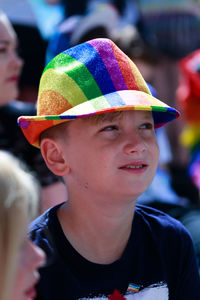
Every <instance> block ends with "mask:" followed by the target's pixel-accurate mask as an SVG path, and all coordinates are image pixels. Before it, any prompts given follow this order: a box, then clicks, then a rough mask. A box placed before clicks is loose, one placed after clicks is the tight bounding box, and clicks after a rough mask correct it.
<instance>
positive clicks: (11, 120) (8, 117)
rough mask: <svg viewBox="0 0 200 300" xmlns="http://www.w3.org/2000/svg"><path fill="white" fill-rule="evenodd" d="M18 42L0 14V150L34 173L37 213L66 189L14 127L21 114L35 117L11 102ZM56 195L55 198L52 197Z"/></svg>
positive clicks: (31, 109) (15, 83)
mask: <svg viewBox="0 0 200 300" xmlns="http://www.w3.org/2000/svg"><path fill="white" fill-rule="evenodd" d="M17 46H18V40H17V36H16V33H15V31H14V29H13V27H12V25H11V23H10V22H9V20H8V18H7V16H6V15H5V14H4V13H3V12H2V11H0V90H1V93H0V149H2V150H8V151H10V152H12V153H13V154H14V155H15V156H17V157H19V158H20V159H22V160H23V161H24V162H25V163H26V164H27V165H28V166H29V168H30V170H31V171H33V172H34V175H35V176H36V177H37V179H38V180H39V182H40V184H41V186H42V189H41V202H40V205H41V212H42V211H44V210H46V209H47V208H48V207H49V206H51V205H52V204H54V203H55V202H54V203H52V202H51V201H52V199H54V200H53V201H55V199H57V201H61V202H62V201H63V200H66V197H67V196H66V189H65V187H64V185H63V183H61V182H60V181H59V178H58V177H57V176H55V175H54V174H53V173H51V172H50V171H49V170H48V168H47V167H46V165H45V163H44V160H43V158H42V156H41V154H40V151H38V150H37V149H33V148H32V147H30V146H29V144H28V143H27V142H26V140H25V139H24V136H23V135H22V133H21V131H20V129H19V128H17V127H16V124H17V118H18V116H19V115H21V114H26V113H30V114H31V115H32V114H33V115H34V114H35V110H36V109H35V106H34V105H33V104H31V103H24V102H21V101H17V100H15V99H16V98H17V95H18V92H19V90H18V81H19V78H20V74H21V70H22V66H23V61H22V59H21V58H20V57H19V56H18V54H17ZM54 195H57V197H54Z"/></svg>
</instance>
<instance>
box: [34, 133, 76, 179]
mask: <svg viewBox="0 0 200 300" xmlns="http://www.w3.org/2000/svg"><path fill="white" fill-rule="evenodd" d="M40 149H41V153H42V156H43V158H44V160H45V162H46V165H47V167H48V168H49V169H50V170H51V171H52V172H53V173H54V174H56V175H58V176H63V175H66V174H67V173H69V171H70V168H69V166H68V164H67V162H66V159H65V157H64V156H63V154H62V152H61V149H60V145H59V144H58V143H57V142H56V141H54V140H53V139H49V138H44V139H43V140H42V141H41V144H40Z"/></svg>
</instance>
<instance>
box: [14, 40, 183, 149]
mask: <svg viewBox="0 0 200 300" xmlns="http://www.w3.org/2000/svg"><path fill="white" fill-rule="evenodd" d="M123 110H147V111H152V114H153V118H154V123H155V128H158V127H161V126H163V125H164V124H166V123H167V122H169V121H172V120H173V119H176V118H178V116H179V112H178V111H177V110H176V109H174V108H172V107H169V106H168V105H167V104H165V103H163V102H161V101H159V100H158V99H156V98H155V97H153V96H152V95H151V92H150V90H149V88H148V85H147V84H146V82H145V81H144V79H143V77H142V75H141V74H140V72H139V71H138V69H137V67H136V66H135V64H134V63H133V62H132V61H131V59H130V58H129V57H128V56H126V55H125V54H124V53H123V52H122V51H121V50H120V49H119V48H118V47H117V46H116V45H115V44H114V43H113V42H112V41H111V40H109V39H94V40H90V41H87V42H85V43H82V44H80V45H77V46H75V47H72V48H70V49H67V50H66V51H64V52H62V53H60V54H58V55H57V56H56V57H54V58H53V59H52V60H51V61H50V62H49V63H48V65H47V66H46V67H45V69H44V71H43V73H42V76H41V80H40V86H39V95H38V101H37V116H21V117H20V118H19V119H18V124H19V126H20V127H21V129H22V131H23V133H24V135H25V137H26V139H27V140H28V141H29V143H30V144H32V145H33V146H36V147H39V146H40V145H39V140H40V134H41V133H42V132H43V131H44V130H46V129H48V128H50V127H52V126H55V125H58V124H60V123H63V122H66V121H70V120H73V119H77V118H82V117H86V116H91V115H96V114H102V113H107V112H114V111H123Z"/></svg>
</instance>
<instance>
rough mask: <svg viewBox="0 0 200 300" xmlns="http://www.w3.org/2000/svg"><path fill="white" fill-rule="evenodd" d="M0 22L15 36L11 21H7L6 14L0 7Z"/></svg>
mask: <svg viewBox="0 0 200 300" xmlns="http://www.w3.org/2000/svg"><path fill="white" fill-rule="evenodd" d="M0 23H2V24H3V25H4V26H5V27H6V28H7V30H8V32H9V33H10V34H11V35H12V36H14V37H16V33H15V30H14V28H13V26H12V24H11V22H10V21H9V19H8V17H7V15H6V14H5V13H4V12H3V10H1V9H0Z"/></svg>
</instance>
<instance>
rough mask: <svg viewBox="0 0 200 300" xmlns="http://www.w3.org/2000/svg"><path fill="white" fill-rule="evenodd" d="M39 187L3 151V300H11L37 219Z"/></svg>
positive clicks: (0, 168)
mask: <svg viewBox="0 0 200 300" xmlns="http://www.w3.org/2000/svg"><path fill="white" fill-rule="evenodd" d="M38 194H39V186H38V183H37V182H36V180H35V179H34V177H33V176H32V175H31V174H30V173H29V172H28V171H27V170H26V169H25V167H24V166H23V165H22V164H21V163H20V161H19V160H18V159H17V158H15V157H14V156H12V155H11V154H9V153H8V152H5V151H0V299H1V300H8V299H9V293H10V290H11V287H12V282H13V279H14V276H15V271H16V266H17V263H18V255H19V250H20V247H21V246H22V243H23V241H24V237H25V235H26V232H27V225H28V222H30V221H31V219H32V218H33V217H34V216H36V212H37V206H38Z"/></svg>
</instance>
